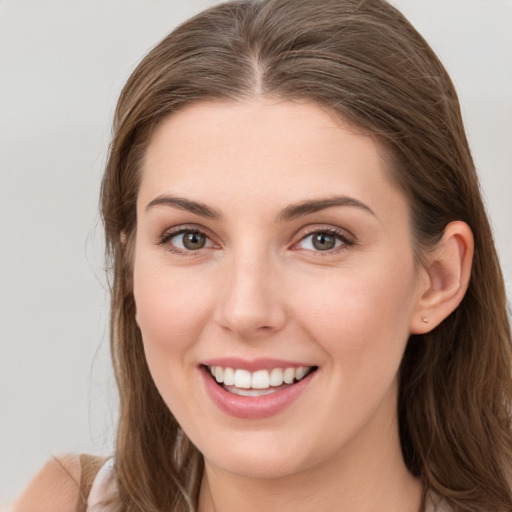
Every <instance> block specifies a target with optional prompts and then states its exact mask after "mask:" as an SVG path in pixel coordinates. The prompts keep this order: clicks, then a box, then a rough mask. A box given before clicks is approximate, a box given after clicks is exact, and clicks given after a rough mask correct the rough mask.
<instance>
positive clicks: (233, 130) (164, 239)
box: [19, 0, 512, 512]
mask: <svg viewBox="0 0 512 512" xmlns="http://www.w3.org/2000/svg"><path fill="white" fill-rule="evenodd" d="M102 213H103V218H104V222H105V229H106V240H107V248H108V256H109V259H110V261H111V263H112V272H113V281H112V317H111V340H112V354H113V361H114V367H115V371H116V377H117V382H118V387H119V391H120V420H119V427H118V433H117V444H116V451H115V454H114V458H113V459H110V460H109V461H107V462H106V463H105V464H104V462H105V461H99V460H95V459H87V458H85V457H83V458H82V461H81V463H80V461H75V460H74V459H69V460H64V461H59V462H55V463H53V464H50V465H49V466H48V467H47V468H46V469H45V470H44V471H43V473H42V475H41V477H40V482H41V479H42V481H43V483H40V484H39V487H44V488H45V491H44V492H47V493H51V492H52V491H51V490H50V491H48V490H47V489H48V488H49V489H57V490H58V497H57V498H52V497H48V498H45V499H47V501H48V502H49V503H51V506H52V509H53V510H59V508H58V507H59V506H60V507H61V510H74V509H76V507H79V509H81V510H84V509H85V508H86V507H87V503H88V506H89V509H90V510H123V511H156V510H161V511H166V510H172V511H180V512H181V511H191V510H199V511H200V512H210V511H216V512H219V511H222V512H227V511H231V510H241V509H245V510H249V511H251V510H262V509H263V510H270V511H271V510H280V511H282V510H285V511H286V510H288V509H290V510H292V509H293V510H299V511H301V510H304V511H309V510H327V511H330V510H332V511H334V510H336V511H338V510H372V511H377V510H383V511H387V510H394V511H402V510H403V511H416V510H430V511H432V510H438V511H441V510H511V509H512V494H511V491H510V461H511V457H512V444H511V438H510V397H511V381H510V375H509V373H510V372H509V368H510V359H511V358H510V328H509V325H508V320H507V315H506V299H505V293H504V287H503V279H502V277H501V273H500V269H499V264H498V261H497V257H496V253H495V249H494V244H493V241H492V235H491V231H490V228H489V224H488V221H487V218H486V214H485V211H484V208H483V205H482V201H481V198H480V193H479V188H478V181H477V178H476V175H475V171H474V165H473V162H472V159H471V154H470V151H469V148H468V145H467V141H466V138H465V134H464V130H463V125H462V120H461V116H460V111H459V105H458V101H457V97H456V94H455V91H454V89H453V86H452V84H451V82H450V79H449V77H448V76H447V74H446V71H445V70H444V69H443V67H442V65H441V64H440V63H439V61H438V59H437V58H436V56H435V55H434V54H433V52H432V51H431V49H430V48H429V47H428V45H427V44H426V43H425V41H424V40H423V39H422V38H421V36H419V35H418V33H417V32H416V31H415V30H414V29H413V28H412V27H411V25H410V24H409V23H408V22H407V21H406V20H405V19H404V18H403V16H402V15H401V14H400V13H398V12H397V11H396V10H395V9H394V8H392V7H391V6H389V5H388V4H386V3H384V2H382V1H380V0H367V1H363V2H361V1H359V0H358V1H355V0H343V1H340V0H326V1H324V2H320V3H319V2H317V1H314V0H305V1H300V2H299V1H296V0H295V1H290V0H268V1H264V2H261V3H260V2H234V3H228V4H224V5H221V6H218V7H215V8H213V9H211V10H210V11H206V12H205V13H202V14H200V15H198V16H197V17H195V18H193V19H192V20H190V21H189V22H187V23H185V24H184V25H182V26H181V27H179V28H178V29H177V30H175V31H174V32H173V33H172V34H170V35H169V36H168V37H167V38H166V39H164V40H163V41H162V42H161V43H160V44H159V45H158V46H157V47H155V48H154V49H153V50H152V51H151V52H150V53H149V54H148V56H147V57H146V58H145V59H144V60H143V61H142V62H141V64H140V65H139V66H138V68H137V69H136V70H135V72H134V73H133V74H132V76H131V78H130V79H129V81H128V83H127V84H126V86H125V88H124V90H123V92H122V94H121V98H120V100H119V103H118V107H117V111H116V119H115V125H114V137H113V141H112V146H111V152H110V157H109V161H108V163H107V168H106V171H105V176H104V181H103V188H102ZM99 467H101V469H100V470H99V472H97V470H98V468H99ZM70 477H71V478H70ZM75 481H76V482H79V485H76V484H75ZM35 485H36V486H37V484H35ZM34 489H35V487H32V490H30V489H29V490H28V491H27V496H28V497H27V496H26V497H25V498H23V499H22V500H21V501H20V503H21V504H20V505H19V510H20V511H21V510H23V507H25V509H27V510H28V509H30V506H28V505H26V504H27V503H29V505H31V504H30V500H31V498H30V495H31V494H32V496H36V497H35V498H33V500H34V501H33V502H32V504H33V503H34V502H35V503H37V494H38V493H39V490H38V489H36V491H34ZM40 495H41V494H39V496H40ZM52 500H53V501H52ZM24 503H25V504H24ZM32 510H33V508H32Z"/></svg>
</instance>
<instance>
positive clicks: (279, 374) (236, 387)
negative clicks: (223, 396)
mask: <svg viewBox="0 0 512 512" xmlns="http://www.w3.org/2000/svg"><path fill="white" fill-rule="evenodd" d="M204 368H205V369H206V370H207V371H208V372H209V373H210V375H211V376H212V378H213V379H215V381H216V382H217V384H218V385H219V386H221V387H222V388H223V389H225V390H226V391H228V392H229V393H232V394H234V395H240V396H250V397H251V396H252V397H257V396H263V395H269V394H271V393H275V392H276V391H279V390H281V389H285V388H289V387H291V386H293V385H294V384H297V382H300V381H301V380H302V379H304V378H305V377H307V376H308V375H310V374H311V373H313V372H314V371H316V370H317V369H318V367H317V366H299V367H298V368H272V370H257V371H255V372H250V371H249V370H244V369H241V368H229V367H222V366H205V367H204Z"/></svg>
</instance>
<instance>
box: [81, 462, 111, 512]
mask: <svg viewBox="0 0 512 512" xmlns="http://www.w3.org/2000/svg"><path fill="white" fill-rule="evenodd" d="M115 494H116V482H115V479H114V459H109V460H107V462H105V464H104V465H103V466H102V467H101V469H100V470H99V471H98V474H97V475H96V478H95V479H94V482H93V484H92V487H91V492H90V493H89V499H88V500H87V512H108V509H107V506H106V505H103V503H105V502H108V501H110V500H111V499H112V498H113V497H114V496H115Z"/></svg>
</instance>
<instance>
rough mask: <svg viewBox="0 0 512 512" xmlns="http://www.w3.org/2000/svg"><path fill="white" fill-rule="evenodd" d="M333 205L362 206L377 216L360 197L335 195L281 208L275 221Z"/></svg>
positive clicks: (307, 213)
mask: <svg viewBox="0 0 512 512" xmlns="http://www.w3.org/2000/svg"><path fill="white" fill-rule="evenodd" d="M333 206H353V207H356V208H361V209H362V210H365V211H366V212H368V213H371V214H372V215H373V216H374V217H376V215H375V213H374V212H373V210H372V209H371V208H370V207H369V206H367V205H366V204H364V203H362V202H361V201H359V200H358V199H354V198H353V197H348V196H335V197H329V198H326V199H313V200H309V201H303V202H301V203H297V204H291V205H289V206H287V207H286V208H284V209H283V210H281V212H280V213H279V215H278V216H277V217H276V219H275V222H285V221H290V220H293V219H296V218H297V217H302V216H304V215H309V214H310V213H315V212H318V211H320V210H325V209H327V208H332V207H333Z"/></svg>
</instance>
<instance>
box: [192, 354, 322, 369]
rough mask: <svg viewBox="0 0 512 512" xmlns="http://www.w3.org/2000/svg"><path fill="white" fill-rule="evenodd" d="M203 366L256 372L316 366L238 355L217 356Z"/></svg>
mask: <svg viewBox="0 0 512 512" xmlns="http://www.w3.org/2000/svg"><path fill="white" fill-rule="evenodd" d="M201 364H202V365H203V366H221V367H223V368H236V369H241V370H247V371H250V372H255V371H257V370H272V369H273V368H299V367H300V366H306V367H311V366H315V365H313V364H311V363H305V362H297V361H287V360H284V359H273V358H257V359H250V360H249V359H240V358H238V357H216V358H212V359H207V360H205V361H202V362H201Z"/></svg>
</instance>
